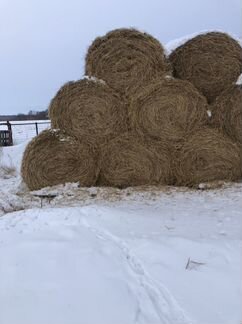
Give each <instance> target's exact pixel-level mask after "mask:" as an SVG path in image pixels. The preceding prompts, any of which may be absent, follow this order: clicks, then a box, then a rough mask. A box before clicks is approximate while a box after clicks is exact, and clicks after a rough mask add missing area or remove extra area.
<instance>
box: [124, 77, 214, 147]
mask: <svg viewBox="0 0 242 324" xmlns="http://www.w3.org/2000/svg"><path fill="white" fill-rule="evenodd" d="M207 109H208V106H207V101H206V99H205V97H204V96H202V95H201V94H200V93H199V92H198V90H197V89H196V88H195V87H194V86H193V85H192V84H191V83H190V82H188V81H183V80H178V79H174V78H164V79H162V80H157V81H154V82H152V83H150V84H149V85H148V86H146V87H145V88H142V89H141V91H139V92H137V93H136V95H135V96H134V97H133V99H132V100H131V103H130V107H129V118H130V123H131V127H132V129H133V130H135V131H136V132H138V133H139V134H140V135H144V136H150V137H152V138H157V139H162V140H165V141H171V142H177V141H181V140H183V138H184V137H185V136H186V135H187V134H189V133H190V132H191V131H194V130H196V129H199V128H201V127H202V126H204V125H206V124H207V123H208V115H207Z"/></svg>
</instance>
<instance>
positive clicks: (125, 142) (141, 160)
mask: <svg viewBox="0 0 242 324" xmlns="http://www.w3.org/2000/svg"><path fill="white" fill-rule="evenodd" d="M170 163H171V158H170V152H169V148H168V147H167V145H166V144H164V143H162V142H159V141H153V142H149V141H146V140H144V139H143V138H139V137H137V136H136V134H133V133H126V134H123V135H121V136H119V137H118V138H115V139H113V140H112V141H110V142H109V143H107V144H106V145H105V146H104V147H103V149H102V153H101V157H100V177H99V184H100V185H105V186H114V187H119V188H125V187H129V186H139V185H155V184H170V183H171V182H172V181H173V179H172V174H171V165H170Z"/></svg>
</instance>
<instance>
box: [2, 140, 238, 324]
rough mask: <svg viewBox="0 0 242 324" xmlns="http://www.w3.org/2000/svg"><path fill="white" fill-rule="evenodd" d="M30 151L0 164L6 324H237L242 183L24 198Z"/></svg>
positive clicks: (7, 151)
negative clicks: (23, 171)
mask: <svg viewBox="0 0 242 324" xmlns="http://www.w3.org/2000/svg"><path fill="white" fill-rule="evenodd" d="M25 146H26V143H22V144H20V145H17V146H13V147H8V148H7V147H6V148H3V152H2V156H1V164H2V165H3V166H4V168H3V170H2V171H1V173H0V324H6V323H7V324H22V323H23V324H38V323H39V324H42V323H51V324H62V323H63V324H69V323H71V324H75V323H78V324H81V323H83V324H88V323H90V324H95V323H97V324H99V323H105V324H109V323H110V324H111V323H124V324H126V323H127V324H128V323H144V324H146V323H152V324H153V323H164V324H171V323H174V324H176V323H177V324H182V323H184V324H185V323H186V324H187V323H192V324H193V323H194V324H196V323H197V324H204V323H205V324H225V323H226V324H227V323H228V324H229V323H231V324H237V323H238V324H240V323H241V320H242V314H241V305H242V304H241V302H242V282H241V274H242V255H241V252H242V213H241V209H242V199H241V193H242V184H241V183H237V184H226V185H224V186H223V188H220V189H216V190H188V189H186V188H169V187H163V188H156V187H149V188H145V187H143V188H136V189H134V188H128V189H126V190H118V189H112V188H106V189H104V188H89V189H88V188H78V185H77V184H67V185H65V186H56V187H54V188H46V189H42V190H40V191H36V192H28V191H27V190H26V188H25V186H24V185H23V184H22V182H21V179H20V176H19V169H20V163H21V157H22V153H23V151H24V148H25ZM15 169H16V170H15Z"/></svg>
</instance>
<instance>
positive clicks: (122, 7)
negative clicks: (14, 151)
mask: <svg viewBox="0 0 242 324" xmlns="http://www.w3.org/2000/svg"><path fill="white" fill-rule="evenodd" d="M241 21H242V15H241V0H165V1H164V0H85V1H84V0H79V1H78V0H0V114H8V113H9V114H14V113H20V112H28V111H29V110H30V109H33V110H38V109H45V108H47V106H48V104H49V101H50V99H51V98H52V97H53V96H54V94H55V92H56V91H57V90H58V88H59V87H60V86H61V85H62V84H63V83H64V82H66V81H69V80H74V79H79V78H81V77H82V74H83V66H84V57H85V53H86V50H87V47H88V46H89V44H90V42H91V41H92V40H93V39H94V38H95V37H96V36H99V35H103V34H105V33H106V32H107V31H109V30H111V29H113V28H117V27H136V28H139V29H142V30H145V31H147V32H149V33H151V34H152V35H153V36H155V37H157V38H158V39H159V40H160V41H161V42H162V43H163V44H165V43H166V42H168V41H170V40H172V39H175V38H179V37H181V36H184V35H186V34H190V33H193V32H198V31H200V30H204V29H220V30H223V31H226V32H231V33H233V34H235V35H236V36H241V33H242V31H241Z"/></svg>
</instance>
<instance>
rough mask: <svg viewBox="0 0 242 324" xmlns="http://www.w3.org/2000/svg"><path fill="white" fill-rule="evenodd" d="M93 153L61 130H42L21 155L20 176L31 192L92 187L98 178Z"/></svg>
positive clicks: (85, 145)
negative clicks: (64, 186)
mask: <svg viewBox="0 0 242 324" xmlns="http://www.w3.org/2000/svg"><path fill="white" fill-rule="evenodd" d="M95 154H96V153H95V150H94V149H93V148H92V147H91V146H90V145H88V144H87V143H84V142H79V141H77V140H76V139H74V138H71V137H69V136H67V135H65V134H64V133H63V132H61V131H60V130H53V129H51V130H45V131H43V132H42V133H40V134H39V135H38V136H37V137H35V138H34V139H33V140H32V141H31V142H30V143H29V144H28V145H27V147H26V150H25V152H24V156H23V160H22V166H21V174H22V178H23V180H24V182H25V183H26V184H27V186H28V188H29V189H30V190H37V189H41V188H44V187H47V186H53V185H58V184H64V183H66V182H78V181H79V182H80V185H81V186H84V187H85V186H92V185H94V184H95V183H96V179H97V177H98V168H97V158H96V155H95Z"/></svg>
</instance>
